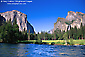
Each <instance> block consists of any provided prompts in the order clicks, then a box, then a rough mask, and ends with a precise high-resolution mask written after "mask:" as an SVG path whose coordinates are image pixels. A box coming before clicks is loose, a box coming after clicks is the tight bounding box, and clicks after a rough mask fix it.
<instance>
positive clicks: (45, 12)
mask: <svg viewBox="0 0 85 57" xmlns="http://www.w3.org/2000/svg"><path fill="white" fill-rule="evenodd" d="M0 1H1V0H0ZM5 1H7V0H5ZM18 1H19V0H18ZM24 1H25V0H24ZM31 1H32V2H31V3H27V4H26V5H7V4H6V3H4V2H0V12H6V11H12V10H18V11H20V12H22V13H24V14H26V15H27V20H28V22H30V23H31V25H32V26H33V27H34V30H35V31H36V32H40V31H49V30H51V29H53V28H54V23H55V22H56V21H57V18H58V17H62V18H66V16H67V13H68V11H74V12H82V13H85V0H31Z"/></svg>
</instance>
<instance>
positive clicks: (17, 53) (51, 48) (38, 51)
mask: <svg viewBox="0 0 85 57" xmlns="http://www.w3.org/2000/svg"><path fill="white" fill-rule="evenodd" d="M0 57H85V46H82V45H79V46H64V45H39V44H6V43H0Z"/></svg>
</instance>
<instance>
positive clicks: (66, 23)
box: [53, 11, 85, 32]
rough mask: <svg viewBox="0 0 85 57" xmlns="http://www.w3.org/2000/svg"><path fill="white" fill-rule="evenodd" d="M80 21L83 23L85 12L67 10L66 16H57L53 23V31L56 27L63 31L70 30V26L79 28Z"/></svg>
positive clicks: (84, 22)
mask: <svg viewBox="0 0 85 57" xmlns="http://www.w3.org/2000/svg"><path fill="white" fill-rule="evenodd" d="M81 23H82V24H83V25H85V14H84V13H81V12H76V13H75V12H73V11H68V15H67V17H66V18H60V17H58V19H57V22H56V23H54V29H53V32H54V31H55V30H56V29H58V30H61V31H64V30H65V32H66V31H67V29H68V30H70V27H73V28H74V27H75V26H76V27H77V28H80V25H81Z"/></svg>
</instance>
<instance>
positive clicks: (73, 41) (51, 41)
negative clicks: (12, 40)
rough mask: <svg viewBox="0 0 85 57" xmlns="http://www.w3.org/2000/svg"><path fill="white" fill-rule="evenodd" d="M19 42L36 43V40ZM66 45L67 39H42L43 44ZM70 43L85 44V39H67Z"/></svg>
mask: <svg viewBox="0 0 85 57" xmlns="http://www.w3.org/2000/svg"><path fill="white" fill-rule="evenodd" d="M19 43H33V44H35V43H36V40H24V41H19ZM44 43H45V44H49V45H51V44H54V45H66V43H65V40H42V44H44ZM67 44H68V45H85V40H67Z"/></svg>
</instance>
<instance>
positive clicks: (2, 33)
mask: <svg viewBox="0 0 85 57" xmlns="http://www.w3.org/2000/svg"><path fill="white" fill-rule="evenodd" d="M26 36H27V34H26V32H25V34H23V33H21V32H20V31H19V27H18V25H17V24H16V23H15V24H13V25H12V22H11V19H10V20H9V21H8V22H7V23H4V24H3V25H2V26H0V38H1V39H2V40H3V42H7V43H17V42H18V40H22V39H23V38H27V37H26Z"/></svg>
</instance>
